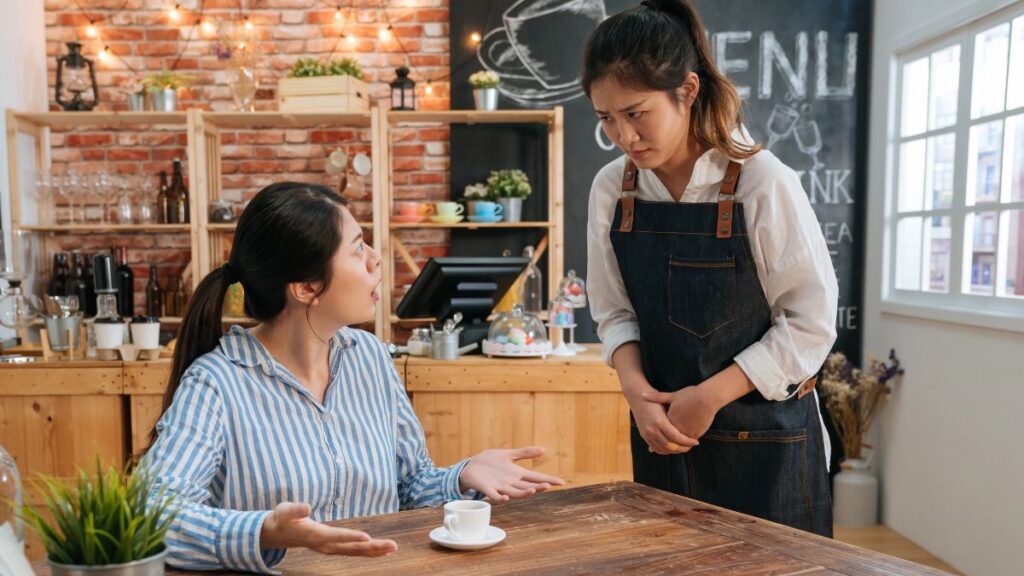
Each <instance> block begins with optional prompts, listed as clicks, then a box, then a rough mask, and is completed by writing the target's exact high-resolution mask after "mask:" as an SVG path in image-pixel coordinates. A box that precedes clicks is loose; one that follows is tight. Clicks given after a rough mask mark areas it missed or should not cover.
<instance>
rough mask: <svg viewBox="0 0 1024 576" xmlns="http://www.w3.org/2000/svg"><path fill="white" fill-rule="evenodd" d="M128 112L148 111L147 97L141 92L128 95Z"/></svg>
mask: <svg viewBox="0 0 1024 576" xmlns="http://www.w3.org/2000/svg"><path fill="white" fill-rule="evenodd" d="M128 110H129V111H131V112H144V111H145V110H146V95H145V94H144V93H141V92H139V93H137V94H128Z"/></svg>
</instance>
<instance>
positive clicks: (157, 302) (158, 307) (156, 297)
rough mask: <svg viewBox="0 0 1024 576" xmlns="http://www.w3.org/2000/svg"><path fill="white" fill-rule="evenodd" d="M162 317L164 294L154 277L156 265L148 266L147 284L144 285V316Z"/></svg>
mask: <svg viewBox="0 0 1024 576" xmlns="http://www.w3.org/2000/svg"><path fill="white" fill-rule="evenodd" d="M163 315H164V294H163V290H161V289H160V281H159V279H157V276H156V264H150V265H149V284H147V285H146V316H149V317H151V318H159V317H161V316H163Z"/></svg>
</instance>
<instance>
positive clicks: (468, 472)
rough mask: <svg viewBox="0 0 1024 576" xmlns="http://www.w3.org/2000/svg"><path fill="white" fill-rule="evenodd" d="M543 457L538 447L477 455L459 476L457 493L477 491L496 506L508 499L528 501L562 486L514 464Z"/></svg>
mask: <svg viewBox="0 0 1024 576" xmlns="http://www.w3.org/2000/svg"><path fill="white" fill-rule="evenodd" d="M543 455H544V449H543V448H541V447H540V446H528V447H526V448H515V449H511V450H501V449H492V450H484V451H483V452H481V453H479V454H477V455H476V456H474V457H473V458H472V459H470V461H469V463H468V464H466V467H465V468H463V469H462V474H461V475H460V476H459V490H461V491H462V492H465V491H466V490H470V489H472V490H476V491H477V492H481V493H483V494H484V495H485V496H487V497H488V498H490V499H491V500H494V501H496V502H503V501H505V500H508V499H510V498H528V497H530V496H532V495H534V494H537V493H540V492H543V491H545V490H547V489H548V488H550V487H551V486H562V485H563V484H565V480H562V479H561V478H558V477H557V476H549V475H548V474H543V473H541V472H535V471H533V470H527V469H526V468H523V467H522V466H520V465H518V464H516V461H517V460H529V459H530V458H538V457H540V456H543Z"/></svg>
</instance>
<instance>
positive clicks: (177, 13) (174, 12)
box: [167, 4, 181, 22]
mask: <svg viewBox="0 0 1024 576" xmlns="http://www.w3.org/2000/svg"><path fill="white" fill-rule="evenodd" d="M180 9H181V5H180V4H175V5H174V8H171V11H170V12H168V13H167V15H168V16H170V17H171V20H172V21H174V22H177V21H178V19H179V18H181V10H180Z"/></svg>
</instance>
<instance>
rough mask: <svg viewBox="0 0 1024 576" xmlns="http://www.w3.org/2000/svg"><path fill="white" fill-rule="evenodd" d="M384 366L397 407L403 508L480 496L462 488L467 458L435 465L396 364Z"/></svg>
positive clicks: (399, 493)
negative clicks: (447, 464)
mask: <svg viewBox="0 0 1024 576" xmlns="http://www.w3.org/2000/svg"><path fill="white" fill-rule="evenodd" d="M385 358H387V355H386V353H385ZM385 365H386V367H387V368H386V370H387V374H388V380H389V381H390V385H391V389H392V392H393V395H394V398H395V405H396V407H397V409H396V412H397V422H396V438H397V456H398V500H399V506H400V507H401V509H402V510H406V509H409V508H422V507H425V506H440V505H442V504H444V503H445V502H448V501H450V500H461V499H463V498H474V497H477V494H476V491H475V490H470V491H469V492H467V493H465V494H463V493H461V492H460V491H459V476H460V475H461V474H462V469H463V468H465V467H466V464H468V463H469V459H468V458H467V459H465V460H462V461H461V462H458V463H456V464H454V465H452V466H449V467H447V468H436V467H435V466H434V462H433V461H432V460H431V459H430V455H429V454H428V453H427V444H426V441H425V440H424V438H423V428H422V427H421V426H420V421H419V419H418V418H416V413H415V412H414V411H413V409H412V404H411V403H410V402H409V396H408V395H407V394H406V393H405V387H404V386H403V385H402V381H401V379H400V378H399V377H398V372H396V371H395V365H394V363H393V362H391V361H390V358H389V359H388V361H387V362H385Z"/></svg>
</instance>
